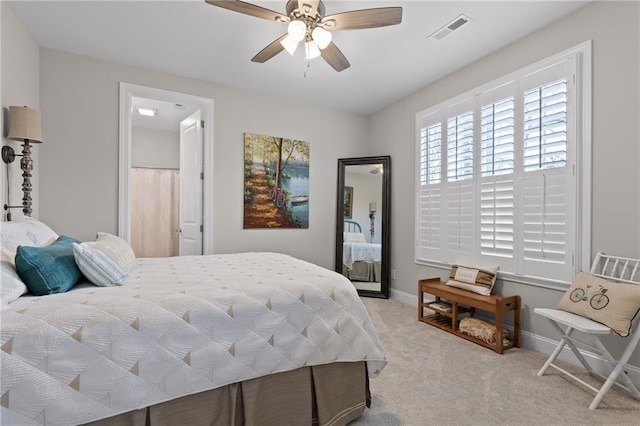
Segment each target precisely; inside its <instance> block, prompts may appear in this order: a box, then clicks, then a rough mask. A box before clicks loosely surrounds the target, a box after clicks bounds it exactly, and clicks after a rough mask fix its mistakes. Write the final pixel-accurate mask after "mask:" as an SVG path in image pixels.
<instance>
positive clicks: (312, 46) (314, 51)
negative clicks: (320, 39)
mask: <svg viewBox="0 0 640 426" xmlns="http://www.w3.org/2000/svg"><path fill="white" fill-rule="evenodd" d="M304 53H305V58H307V60H309V59H313V58H317V57H318V56H320V55H321V53H320V49H319V48H318V45H317V44H316V42H315V41H313V40H311V41H308V42H306V43H305V44H304Z"/></svg>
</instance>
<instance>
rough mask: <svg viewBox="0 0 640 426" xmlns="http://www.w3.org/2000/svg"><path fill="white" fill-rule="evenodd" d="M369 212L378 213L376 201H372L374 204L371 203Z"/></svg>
mask: <svg viewBox="0 0 640 426" xmlns="http://www.w3.org/2000/svg"><path fill="white" fill-rule="evenodd" d="M369 211H370V212H375V211H377V206H376V202H375V201H372V202H370V203H369Z"/></svg>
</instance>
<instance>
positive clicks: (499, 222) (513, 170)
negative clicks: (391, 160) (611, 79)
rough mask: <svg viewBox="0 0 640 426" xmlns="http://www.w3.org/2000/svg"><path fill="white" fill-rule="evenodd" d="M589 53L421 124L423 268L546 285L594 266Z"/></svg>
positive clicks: (437, 112) (541, 67)
mask: <svg viewBox="0 0 640 426" xmlns="http://www.w3.org/2000/svg"><path fill="white" fill-rule="evenodd" d="M589 48H590V45H589V44H588V43H585V44H584V45H582V46H579V47H577V48H574V49H572V50H570V51H567V52H564V53H562V54H560V55H557V56H555V57H553V58H549V59H547V60H545V61H542V62H540V63H538V64H536V65H534V66H531V67H528V68H527V69H524V70H521V71H518V72H516V73H513V74H511V75H509V76H506V77H504V78H502V79H499V80H497V81H495V82H492V83H489V84H487V85H484V86H482V87H480V88H477V89H475V90H473V91H471V92H470V93H468V94H463V95H461V96H459V97H456V98H454V99H452V100H450V101H446V102H443V103H441V104H439V105H436V106H434V107H432V108H429V109H428V110H425V111H421V112H419V113H418V114H417V115H416V140H417V143H416V147H417V152H416V158H417V164H418V167H417V173H416V175H417V176H416V247H415V256H416V262H418V263H426V264H432V265H436V266H437V265H443V266H444V265H450V264H452V263H454V262H456V261H457V260H460V261H466V262H478V263H483V264H498V265H499V266H500V273H501V275H502V276H503V278H510V279H515V280H518V281H525V282H539V283H547V284H548V283H568V282H570V281H571V279H572V278H573V275H574V274H575V272H576V270H577V268H578V267H579V266H584V265H582V264H580V265H579V263H580V262H582V263H585V262H586V266H587V267H588V265H589V263H590V260H589V255H590V253H589V247H588V241H589V237H588V235H583V234H582V233H583V231H584V230H585V229H590V223H587V222H590V216H589V214H588V213H584V214H578V212H579V211H581V209H580V208H579V207H580V206H588V205H587V204H586V201H585V200H588V199H589V196H584V195H583V194H581V193H579V189H580V190H583V191H589V183H588V181H589V179H588V175H589V173H590V169H589V167H590V165H589V164H588V163H587V161H585V160H582V159H583V158H589V155H588V151H589V149H590V148H589V145H590V144H589V143H587V142H586V140H587V139H588V131H586V130H584V129H588V128H589V123H588V120H589V111H590V106H589V105H588V102H586V100H588V99H590V93H585V92H587V91H588V90H589V89H588V87H589V86H590V83H589V82H587V80H588V78H587V76H585V74H586V71H585V70H588V68H589V66H588V65H586V63H587V62H589V61H587V60H585V59H586V58H590V54H589ZM578 77H582V79H579V78H578ZM579 80H580V81H579ZM576 170H579V171H580V173H577V172H576ZM578 230H580V232H578ZM579 235H580V238H578V236H579ZM583 252H586V256H585V254H584V253H583ZM585 258H586V260H585ZM576 259H578V260H576Z"/></svg>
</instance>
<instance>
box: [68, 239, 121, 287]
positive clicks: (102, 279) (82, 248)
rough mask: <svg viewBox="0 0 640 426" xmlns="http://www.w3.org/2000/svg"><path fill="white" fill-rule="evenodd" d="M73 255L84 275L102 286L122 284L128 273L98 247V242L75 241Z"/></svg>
mask: <svg viewBox="0 0 640 426" xmlns="http://www.w3.org/2000/svg"><path fill="white" fill-rule="evenodd" d="M72 247H73V256H74V258H75V260H76V264H77V265H78V268H80V271H82V273H83V274H84V276H85V277H86V278H87V279H88V280H89V281H91V282H92V283H93V284H95V285H97V286H100V287H108V286H112V285H122V282H123V281H124V279H125V278H127V273H126V272H124V271H123V270H122V268H120V267H119V266H118V264H116V263H115V262H114V261H113V260H111V259H110V258H109V256H107V255H106V254H105V253H104V252H102V251H100V250H98V249H96V248H95V247H96V243H80V244H77V243H74V244H72Z"/></svg>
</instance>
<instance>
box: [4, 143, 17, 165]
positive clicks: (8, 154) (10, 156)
mask: <svg viewBox="0 0 640 426" xmlns="http://www.w3.org/2000/svg"><path fill="white" fill-rule="evenodd" d="M15 159H16V152H15V151H14V150H13V148H11V147H10V146H6V145H5V146H3V147H2V161H3V162H5V163H7V164H9V163H13V161H14V160H15Z"/></svg>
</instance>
